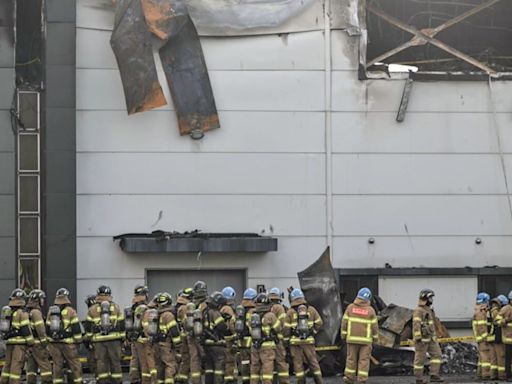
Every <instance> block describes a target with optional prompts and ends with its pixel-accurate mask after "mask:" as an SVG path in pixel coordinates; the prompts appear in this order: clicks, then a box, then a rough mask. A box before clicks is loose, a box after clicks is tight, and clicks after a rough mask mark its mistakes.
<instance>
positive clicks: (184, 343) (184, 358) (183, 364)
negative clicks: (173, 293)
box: [175, 288, 192, 383]
mask: <svg viewBox="0 0 512 384" xmlns="http://www.w3.org/2000/svg"><path fill="white" fill-rule="evenodd" d="M191 298H192V288H184V289H183V290H181V291H180V293H179V294H178V298H177V299H176V319H177V320H178V324H179V326H180V332H181V347H180V365H179V369H178V373H177V375H176V377H175V380H176V381H177V382H180V383H185V382H187V381H188V377H189V373H190V352H189V349H188V340H187V329H186V327H187V304H188V303H190V300H191Z"/></svg>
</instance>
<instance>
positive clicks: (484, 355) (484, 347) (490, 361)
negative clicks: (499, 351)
mask: <svg viewBox="0 0 512 384" xmlns="http://www.w3.org/2000/svg"><path fill="white" fill-rule="evenodd" d="M478 356H479V360H478V364H479V366H480V375H481V377H482V379H490V378H491V377H492V376H493V372H492V371H493V369H492V368H493V365H494V367H495V369H497V366H496V355H495V354H494V348H493V346H492V344H491V343H488V342H487V341H482V342H480V343H478Z"/></svg>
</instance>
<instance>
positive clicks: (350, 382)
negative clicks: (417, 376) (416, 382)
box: [343, 376, 423, 384]
mask: <svg viewBox="0 0 512 384" xmlns="http://www.w3.org/2000/svg"><path fill="white" fill-rule="evenodd" d="M343 382H344V383H345V384H353V383H354V380H353V379H351V378H350V377H347V376H343ZM422 384H423V383H422Z"/></svg>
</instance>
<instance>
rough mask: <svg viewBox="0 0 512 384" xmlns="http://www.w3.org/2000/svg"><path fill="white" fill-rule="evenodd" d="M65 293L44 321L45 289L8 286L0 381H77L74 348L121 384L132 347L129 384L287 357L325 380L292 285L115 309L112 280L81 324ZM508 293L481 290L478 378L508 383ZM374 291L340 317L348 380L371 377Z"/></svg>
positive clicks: (435, 351)
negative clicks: (240, 294) (125, 356)
mask: <svg viewBox="0 0 512 384" xmlns="http://www.w3.org/2000/svg"><path fill="white" fill-rule="evenodd" d="M69 296H70V293H69V291H68V290H67V289H65V288H61V289H59V290H58V291H57V292H56V295H55V300H54V303H53V305H52V306H50V308H49V309H48V313H47V316H46V317H45V316H43V313H42V311H43V308H44V305H45V299H46V295H45V293H44V292H43V291H41V290H34V291H32V292H30V294H29V295H28V296H27V295H26V293H25V292H24V291H23V290H21V289H15V290H14V291H13V292H12V294H11V296H10V300H9V305H8V306H5V307H3V308H2V312H1V316H0V336H1V338H2V339H3V340H5V343H6V356H5V364H4V367H3V369H2V374H1V379H0V384H17V383H19V382H20V381H21V377H22V372H23V370H24V369H25V371H26V379H27V383H29V384H33V383H36V382H37V375H38V374H39V375H40V377H41V381H42V382H43V383H64V380H65V372H69V374H70V377H71V378H68V383H69V382H74V383H82V382H83V379H82V365H81V361H80V355H79V346H80V344H82V343H83V344H84V345H85V346H86V348H87V351H88V362H89V369H90V370H91V372H92V373H93V374H94V377H95V378H96V381H97V382H98V383H122V370H121V359H122V348H123V347H124V348H129V349H130V350H131V359H130V373H129V375H130V381H131V382H132V383H143V384H150V383H191V384H200V383H201V382H202V377H204V380H205V384H222V383H226V384H229V383H236V382H238V379H239V378H241V380H242V383H243V384H258V383H260V382H261V383H262V384H271V383H272V382H279V384H289V383H290V376H289V372H290V367H289V364H288V361H289V360H288V354H289V356H290V357H291V361H292V365H293V370H294V373H295V376H296V379H297V383H298V384H305V381H306V372H307V370H309V373H310V374H311V375H312V376H313V378H314V381H315V384H322V372H321V369H320V365H319V363H318V359H317V355H316V350H315V335H316V334H317V332H318V331H319V330H320V328H321V327H322V324H323V321H322V318H321V317H320V315H319V313H318V312H317V310H316V309H315V308H314V307H313V306H312V305H310V304H309V303H307V301H306V299H305V297H304V293H303V292H302V291H301V290H300V289H290V290H289V295H288V298H289V302H290V306H291V307H290V308H286V307H285V306H284V305H283V304H282V300H283V297H284V295H283V293H282V292H281V291H280V290H279V289H278V288H272V289H270V290H269V291H268V292H261V293H257V292H256V290H254V289H252V288H248V289H246V290H245V291H244V293H243V297H242V300H241V302H240V304H239V305H236V304H235V300H236V292H235V290H234V289H233V288H231V287H225V288H224V289H223V290H222V292H219V291H215V292H213V293H210V294H209V293H208V290H207V286H206V284H205V283H204V282H203V281H197V282H196V283H195V284H194V286H193V287H192V288H184V289H183V290H181V291H180V292H179V293H178V295H177V298H176V302H175V303H173V297H172V296H171V295H170V294H169V293H166V292H164V293H158V294H156V295H155V296H154V297H153V298H151V299H150V297H149V290H148V288H147V287H146V286H145V285H137V286H136V287H135V289H134V293H133V299H132V305H131V306H129V307H127V308H125V309H124V310H121V309H120V307H119V305H118V304H116V303H115V302H114V301H113V297H112V291H111V289H110V287H108V286H105V285H102V286H100V287H99V288H98V289H97V292H96V294H95V295H89V296H87V298H86V300H85V302H86V304H87V306H88V312H87V317H86V319H85V320H84V321H82V322H81V321H80V320H79V318H78V314H77V312H76V310H75V309H74V308H73V307H72V305H71V301H70V297H69ZM433 298H434V292H433V291H432V290H430V289H423V290H422V291H421V292H420V294H419V302H418V306H417V307H416V309H415V310H414V312H413V319H412V337H413V341H414V346H415V357H414V373H415V377H416V384H423V383H424V382H426V381H424V378H423V375H424V370H425V363H426V360H427V355H428V356H430V380H429V381H430V382H442V381H443V379H442V378H441V377H440V376H439V371H440V367H441V358H442V356H441V348H440V346H439V342H438V340H437V335H436V326H435V322H436V315H435V313H434V310H433V309H432V304H433ZM511 301H512V292H511V293H509V295H508V297H507V296H504V295H500V296H498V297H497V298H495V299H493V300H491V299H490V296H489V295H488V294H487V293H479V294H478V295H477V299H476V307H475V314H474V317H473V331H474V336H475V338H476V341H477V343H478V347H479V352H480V359H479V365H478V366H479V369H478V375H479V377H480V378H481V379H483V380H505V379H506V366H505V350H506V348H505V346H507V347H508V346H512V305H511V304H510V302H511ZM371 303H372V292H371V291H370V290H369V289H368V288H361V289H360V290H359V292H358V294H357V297H356V298H355V300H354V302H353V303H352V304H350V305H349V306H348V307H347V308H346V310H345V312H344V315H343V318H342V322H341V337H342V339H343V340H344V341H345V342H346V346H347V359H346V365H345V372H344V381H345V382H346V383H354V382H356V381H358V382H362V383H364V382H366V381H367V379H368V375H369V369H370V360H371V353H372V345H373V344H374V343H375V342H377V341H378V337H379V336H378V335H379V328H378V319H377V315H376V313H375V310H374V309H373V308H372V305H371Z"/></svg>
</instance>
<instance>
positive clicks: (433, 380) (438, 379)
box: [430, 375, 444, 383]
mask: <svg viewBox="0 0 512 384" xmlns="http://www.w3.org/2000/svg"><path fill="white" fill-rule="evenodd" d="M430 382H431V383H444V380H443V378H442V377H441V376H437V375H432V376H430Z"/></svg>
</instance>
